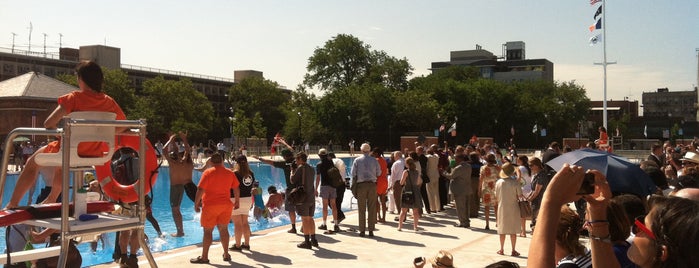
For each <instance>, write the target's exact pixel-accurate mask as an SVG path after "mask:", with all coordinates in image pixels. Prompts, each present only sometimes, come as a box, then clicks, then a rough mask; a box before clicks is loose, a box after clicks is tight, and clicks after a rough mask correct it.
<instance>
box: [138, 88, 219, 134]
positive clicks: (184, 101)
mask: <svg viewBox="0 0 699 268" xmlns="http://www.w3.org/2000/svg"><path fill="white" fill-rule="evenodd" d="M143 94H144V95H145V96H144V97H143V98H139V99H138V101H137V102H136V108H135V109H134V116H135V118H146V119H148V131H149V135H150V136H151V137H163V136H165V135H166V134H167V133H168V132H178V131H187V132H188V133H189V137H190V138H191V140H206V139H208V138H209V132H210V131H211V129H212V126H213V122H214V116H213V114H214V109H213V106H212V105H211V102H209V100H208V99H207V98H206V96H205V95H204V94H203V93H201V92H199V91H197V90H196V89H195V88H194V86H193V85H192V81H191V80H189V79H181V80H177V81H176V80H165V78H163V77H162V76H158V77H156V78H153V79H149V80H146V81H145V82H144V83H143Z"/></svg>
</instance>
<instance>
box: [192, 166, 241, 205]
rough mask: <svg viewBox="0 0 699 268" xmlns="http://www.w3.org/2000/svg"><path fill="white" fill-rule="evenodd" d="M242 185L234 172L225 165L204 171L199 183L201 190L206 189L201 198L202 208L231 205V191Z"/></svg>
mask: <svg viewBox="0 0 699 268" xmlns="http://www.w3.org/2000/svg"><path fill="white" fill-rule="evenodd" d="M238 185H240V183H239V182H238V178H237V177H236V176H235V173H233V171H231V170H229V169H227V168H226V167H224V166H223V165H216V166H214V167H212V168H209V169H207V170H205V171H204V173H202V175H201V180H200V181H199V188H202V189H204V191H205V192H204V195H203V196H202V197H201V200H202V201H201V202H202V206H207V205H224V204H227V203H228V204H231V199H230V196H231V189H236V188H238Z"/></svg>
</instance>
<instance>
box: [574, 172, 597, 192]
mask: <svg viewBox="0 0 699 268" xmlns="http://www.w3.org/2000/svg"><path fill="white" fill-rule="evenodd" d="M593 193H595V174H593V173H589V172H588V173H585V178H583V182H582V184H581V185H580V189H579V190H578V193H577V194H578V195H588V194H593Z"/></svg>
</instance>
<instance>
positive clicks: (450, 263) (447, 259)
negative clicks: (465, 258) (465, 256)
mask: <svg viewBox="0 0 699 268" xmlns="http://www.w3.org/2000/svg"><path fill="white" fill-rule="evenodd" d="M430 263H432V265H433V266H435V267H439V268H453V267H454V257H453V256H452V255H451V253H449V251H446V250H440V251H439V252H437V255H435V256H434V257H433V258H431V259H430Z"/></svg>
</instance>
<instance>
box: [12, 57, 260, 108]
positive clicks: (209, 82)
mask: <svg viewBox="0 0 699 268" xmlns="http://www.w3.org/2000/svg"><path fill="white" fill-rule="evenodd" d="M86 59H89V60H93V61H95V62H97V63H98V64H99V65H101V66H103V67H105V68H109V69H121V70H122V71H124V72H126V74H127V75H128V77H129V80H131V84H132V86H133V87H134V89H135V90H136V94H139V92H142V88H143V87H142V85H143V82H144V81H146V80H148V79H152V78H155V77H157V76H163V77H164V78H165V79H168V80H176V79H180V78H188V79H190V80H191V81H192V84H193V85H194V88H195V89H197V90H198V91H200V92H202V93H204V95H206V97H207V98H208V99H209V101H210V102H211V104H212V106H213V107H214V111H215V112H216V113H217V116H219V117H223V118H225V117H228V116H229V115H230V111H229V107H228V97H227V91H228V89H229V88H230V87H231V86H233V85H234V83H235V81H236V80H240V79H243V78H245V77H251V76H257V77H262V75H263V74H262V72H260V71H254V70H245V71H236V72H235V73H234V78H233V79H230V78H221V77H214V76H207V75H199V74H192V73H186V72H179V71H171V70H163V69H156V68H150V67H142V66H135V65H128V64H122V63H121V49H120V48H117V47H109V46H103V45H93V46H81V47H80V49H74V48H61V49H60V50H59V54H58V55H56V54H50V53H40V52H30V51H22V50H17V49H14V50H10V49H0V66H2V71H1V72H0V81H4V80H7V79H10V78H13V77H16V76H20V75H23V74H26V73H29V72H36V73H41V74H44V75H46V76H48V77H56V76H58V75H61V74H72V73H73V70H74V68H75V65H76V64H77V63H78V62H79V61H80V60H86ZM238 75H240V76H241V77H237V76H238Z"/></svg>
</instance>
